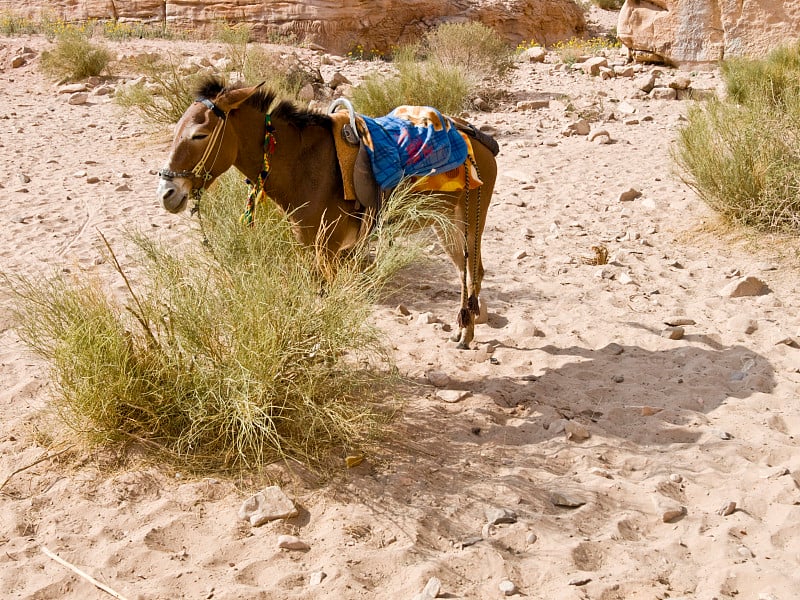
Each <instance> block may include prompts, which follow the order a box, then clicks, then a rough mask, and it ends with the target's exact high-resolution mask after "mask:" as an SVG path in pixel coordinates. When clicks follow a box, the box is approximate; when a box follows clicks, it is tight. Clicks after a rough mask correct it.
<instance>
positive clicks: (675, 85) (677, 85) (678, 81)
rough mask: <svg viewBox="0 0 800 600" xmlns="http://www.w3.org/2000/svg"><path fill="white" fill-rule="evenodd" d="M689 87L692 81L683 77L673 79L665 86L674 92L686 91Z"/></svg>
mask: <svg viewBox="0 0 800 600" xmlns="http://www.w3.org/2000/svg"><path fill="white" fill-rule="evenodd" d="M690 85H692V80H691V79H689V78H688V77H685V76H683V75H679V76H678V77H673V78H672V79H671V80H670V81H669V83H667V86H669V87H671V88H672V89H674V90H688V89H689V86H690Z"/></svg>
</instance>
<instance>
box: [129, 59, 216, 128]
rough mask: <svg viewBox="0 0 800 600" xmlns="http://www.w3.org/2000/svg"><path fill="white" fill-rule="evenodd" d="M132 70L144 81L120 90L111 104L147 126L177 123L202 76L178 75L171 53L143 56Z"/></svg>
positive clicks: (176, 62)
mask: <svg viewBox="0 0 800 600" xmlns="http://www.w3.org/2000/svg"><path fill="white" fill-rule="evenodd" d="M133 68H134V69H136V70H137V71H138V72H139V73H142V74H143V75H144V76H145V78H146V82H145V81H140V82H138V83H135V84H131V85H126V86H124V87H121V88H120V89H119V90H118V91H117V93H116V94H115V95H114V101H115V102H116V103H117V104H119V105H120V106H122V107H123V108H126V109H133V110H135V111H137V112H139V113H140V114H141V115H142V117H144V119H145V120H146V121H148V122H150V123H154V124H164V125H172V124H174V123H177V122H178V119H180V118H181V115H183V113H184V112H185V111H186V108H187V107H188V106H189V105H190V104H191V103H192V101H193V100H194V90H195V89H196V88H197V83H198V81H199V80H200V77H201V75H200V74H199V73H196V72H195V73H191V74H183V73H181V72H180V62H179V59H178V58H177V57H175V56H174V55H172V54H170V53H167V54H166V56H165V57H160V56H155V55H153V54H145V55H142V56H141V57H139V58H137V59H136V60H135V62H134V65H133Z"/></svg>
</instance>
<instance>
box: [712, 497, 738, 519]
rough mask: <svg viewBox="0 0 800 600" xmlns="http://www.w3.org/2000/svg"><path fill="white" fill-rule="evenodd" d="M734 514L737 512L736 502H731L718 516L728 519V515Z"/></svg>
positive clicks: (724, 506) (727, 503)
mask: <svg viewBox="0 0 800 600" xmlns="http://www.w3.org/2000/svg"><path fill="white" fill-rule="evenodd" d="M734 512H736V502H733V501H731V502H726V503H725V504H723V505H722V508H720V509H719V510H718V511H717V514H718V515H722V516H723V517H727V516H728V515H732V514H733V513H734Z"/></svg>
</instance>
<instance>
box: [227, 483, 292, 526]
mask: <svg viewBox="0 0 800 600" xmlns="http://www.w3.org/2000/svg"><path fill="white" fill-rule="evenodd" d="M298 514H300V513H299V512H298V510H297V508H296V507H295V505H294V502H292V501H291V500H290V499H289V497H288V496H287V495H286V494H284V493H283V490H281V488H279V487H278V486H276V485H273V486H269V487H267V488H264V489H263V490H262V491H260V492H258V493H257V494H255V495H253V496H251V497H250V498H248V499H247V500H245V501H244V503H243V504H242V506H241V508H239V518H240V519H244V520H245V521H250V525H252V526H253V527H259V526H260V525H263V524H264V523H266V522H267V521H274V520H276V519H290V518H292V517H296V516H297V515H298Z"/></svg>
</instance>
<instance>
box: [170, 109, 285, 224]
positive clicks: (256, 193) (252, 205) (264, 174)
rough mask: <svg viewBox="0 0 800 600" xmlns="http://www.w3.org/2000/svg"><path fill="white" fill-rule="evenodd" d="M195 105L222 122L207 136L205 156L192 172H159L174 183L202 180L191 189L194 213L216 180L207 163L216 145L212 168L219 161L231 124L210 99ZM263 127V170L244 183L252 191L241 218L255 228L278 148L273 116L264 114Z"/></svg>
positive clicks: (224, 113) (226, 115)
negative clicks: (224, 138) (255, 217)
mask: <svg viewBox="0 0 800 600" xmlns="http://www.w3.org/2000/svg"><path fill="white" fill-rule="evenodd" d="M195 102H199V103H200V104H203V105H204V106H205V107H206V108H208V110H210V111H211V112H212V113H214V114H215V115H216V116H217V117H219V120H218V121H217V122H216V124H215V125H214V129H213V131H212V132H211V134H210V135H209V136H208V144H207V145H206V149H205V150H204V151H203V156H201V157H200V160H199V161H198V163H197V164H196V165H195V166H194V168H193V169H191V170H189V171H172V170H170V169H161V170H160V171H159V172H158V176H159V177H161V178H162V179H164V180H166V181H172V180H173V179H178V178H186V179H200V180H201V181H202V183H201V184H200V187H194V186H193V187H192V197H193V198H194V201H195V206H194V207H193V208H192V214H194V213H196V212H198V211H199V206H200V198H201V197H202V195H203V191H204V190H205V187H206V184H207V183H208V181H210V180H211V178H212V177H213V175H212V174H211V171H209V170H208V169H206V162H208V159H209V158H210V157H211V154H212V152H213V151H214V147H215V146H217V153H216V155H215V156H214V160H212V161H211V165H212V166H213V165H214V163H215V162H216V160H217V156H218V155H219V151H220V150H221V148H222V144H217V141H218V140H220V139H221V138H222V136H223V135H224V134H225V125H226V124H227V122H228V119H227V118H228V113H226V112H225V111H223V110H222V109H221V108H220V107H219V106H217V105H216V104H214V102H213V101H211V100H209V99H208V98H198V99H197V100H195ZM264 125H265V132H264V157H263V161H262V164H261V171H260V172H259V174H258V178H257V179H256V181H250V180H249V179H245V183H247V185H248V186H249V188H250V190H249V193H248V195H247V204H246V206H245V209H244V213H243V214H242V216H241V221H242V223H244V224H246V225H250V226H252V225H253V219H254V215H255V210H256V205H257V204H258V202H260V201H262V200H263V198H264V197H265V196H266V191H265V190H264V186H265V184H266V182H267V178H268V177H269V173H270V157H271V156H272V153H273V152H274V151H275V145H276V141H275V135H274V133H275V127H274V126H273V125H272V118H271V117H270V114H269V113H266V114H265V115H264Z"/></svg>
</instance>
